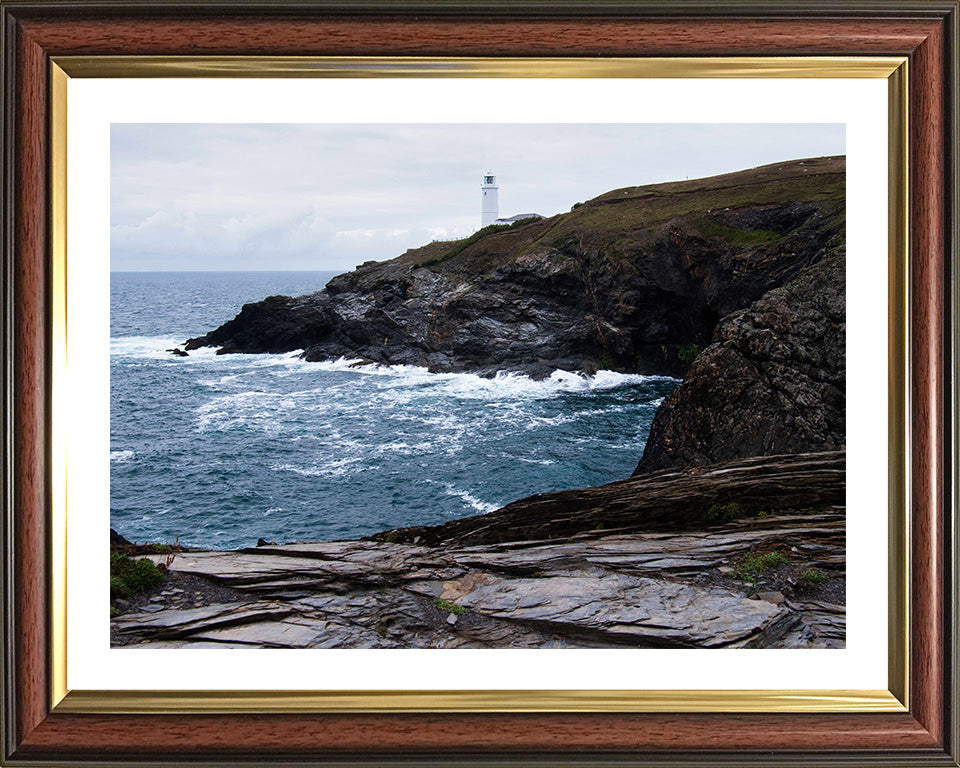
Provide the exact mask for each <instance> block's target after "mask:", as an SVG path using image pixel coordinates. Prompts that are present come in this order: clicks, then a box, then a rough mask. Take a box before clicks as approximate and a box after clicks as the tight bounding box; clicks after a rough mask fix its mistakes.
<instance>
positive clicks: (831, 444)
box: [636, 236, 846, 474]
mask: <svg viewBox="0 0 960 768" xmlns="http://www.w3.org/2000/svg"><path fill="white" fill-rule="evenodd" d="M827 250H828V254H827V255H826V256H825V257H824V258H823V259H821V260H820V261H819V262H818V263H817V264H815V265H814V266H811V267H809V268H808V269H806V270H804V272H802V273H801V274H800V275H799V276H798V277H797V278H795V279H794V280H792V281H790V283H788V284H787V285H785V286H783V287H782V288H777V289H774V290H771V291H769V292H768V293H766V294H764V296H763V297H762V298H761V299H759V300H758V301H756V302H755V303H754V304H752V305H751V306H750V307H749V308H748V309H746V310H743V311H740V312H736V313H733V314H731V315H729V316H727V317H726V318H725V319H724V320H723V322H722V323H721V324H720V326H719V327H718V328H717V331H716V333H715V335H714V341H713V343H712V344H711V345H710V346H709V347H707V348H706V349H705V350H704V351H703V353H702V354H700V355H699V356H698V357H697V358H696V360H695V361H694V363H693V365H692V366H691V367H690V370H689V371H688V372H687V375H686V378H685V379H684V381H683V383H682V384H681V385H680V386H679V387H678V388H677V389H676V390H675V391H674V392H673V393H672V394H671V395H670V396H668V397H667V398H666V400H665V401H664V403H663V404H662V405H661V406H660V408H659V409H658V410H657V413H656V416H655V418H654V421H653V425H652V427H651V429H650V436H649V438H648V440H647V444H646V447H645V449H644V453H643V457H642V458H641V460H640V462H639V464H638V466H637V469H636V474H640V473H644V472H651V471H653V470H657V469H663V468H665V467H683V466H692V465H697V464H706V463H711V462H717V461H723V460H727V459H734V458H739V457H744V456H762V455H771V454H778V453H790V452H800V451H815V450H819V451H829V450H839V449H842V448H844V446H845V443H846V392H845V389H846V363H845V347H846V300H845V274H844V272H845V269H844V267H845V260H844V253H843V251H844V248H843V244H842V239H841V238H840V237H839V236H838V237H837V238H835V240H834V241H833V242H832V243H831V244H830V245H829V246H828V249H827Z"/></svg>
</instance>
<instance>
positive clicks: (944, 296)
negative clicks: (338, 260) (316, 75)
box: [0, 0, 960, 765]
mask: <svg viewBox="0 0 960 768" xmlns="http://www.w3.org/2000/svg"><path fill="white" fill-rule="evenodd" d="M0 9H2V25H3V29H2V35H3V56H2V67H3V71H2V82H3V86H2V87H3V93H2V96H3V141H2V151H3V169H4V182H3V196H4V205H3V217H4V219H3V221H4V227H3V232H4V238H3V246H2V247H3V267H4V270H3V290H4V309H5V311H4V314H3V335H2V339H3V341H2V345H3V346H2V354H0V358H2V361H3V366H4V376H3V382H4V385H3V386H4V419H5V422H4V429H5V443H4V445H5V452H4V459H5V460H4V494H5V496H4V510H5V519H4V527H3V531H2V535H3V539H2V542H0V543H2V548H3V553H4V556H5V559H4V564H5V567H4V569H3V650H4V668H3V742H2V751H0V761H3V762H4V763H6V764H10V765H47V764H50V763H57V764H79V763H82V762H87V763H89V762H95V763H97V764H117V765H120V764H136V765H143V764H168V765H176V764H184V765H186V764H195V763H197V762H202V763H204V764H216V765H241V764H253V765H256V764H263V763H264V762H271V763H273V762H277V763H281V764H283V763H289V764H323V765H338V764H339V765H355V764H375V765H393V764H397V765H402V764H435V765H454V764H457V765H459V764H504V765H507V764H510V765H514V764H515V765H540V764H589V765H604V764H610V765H613V764H618V765H623V764H642V765H659V764H670V765H688V764H689V765H693V764H696V765H711V764H712V765H721V764H757V765H761V764H765V765H766V764H769V765H775V764H791V765H796V764H809V765H820V764H823V765H830V764H834V765H840V764H850V763H857V764H871V765H908V764H911V765H912V764H917V765H919V764H931V765H957V764H958V754H960V753H958V720H957V700H958V694H960V691H958V681H957V648H956V645H957V642H956V639H957V636H956V630H957V626H956V611H957V602H956V601H957V573H956V562H955V559H954V558H955V556H956V551H957V538H956V537H957V517H956V515H957V513H956V506H955V505H956V498H957V495H956V494H957V464H956V447H955V446H956V438H957V426H958V424H957V391H956V384H957V381H956V362H957V357H956V354H957V333H958V327H957V319H956V312H957V309H956V306H955V304H956V299H957V295H956V289H957V285H956V281H957V266H958V265H957V215H956V202H957V115H956V106H957V84H958V81H957V54H958V48H957V19H958V4H957V2H955V1H951V2H943V1H941V0H931V1H930V2H905V1H902V0H892V2H884V3H879V4H877V3H865V2H859V0H853V1H851V2H844V3H839V2H823V3H821V2H813V1H809V2H783V3H768V2H760V3H747V2H742V1H741V2H738V3H734V4H731V5H727V6H724V7H723V8H721V9H717V8H713V7H711V6H710V5H699V4H698V3H686V4H669V3H661V2H650V3H647V4H644V5H642V6H639V7H633V6H630V5H626V4H622V3H618V2H612V3H607V2H598V3H592V4H567V3H542V4H541V3H522V2H521V3H511V4H506V3H505V4H502V5H499V4H494V3H469V2H452V3H440V4H436V5H431V4H417V3H403V2H402V1H401V2H399V3H386V2H384V3H361V4H357V3H350V2H331V3H324V2H317V1H316V0H308V1H307V2H302V3H296V2H293V3H291V2H287V3H282V4H267V3H260V2H256V1H254V2H243V1H242V0H228V1H227V2H216V0H206V2H203V1H201V2H196V3H183V2H177V1H176V0H174V1H170V0H154V1H153V2H149V1H143V2H134V3H124V4H117V3H112V2H109V1H101V2H96V1H95V0H78V2H71V3H64V2H55V1H53V0H45V1H41V2H16V1H8V2H0ZM114 56H126V57H136V60H134V59H131V60H129V62H128V63H127V65H126V66H127V67H128V69H127V71H129V72H130V73H131V74H133V73H139V74H141V75H143V74H144V72H145V71H146V70H145V69H143V68H141V69H140V70H137V68H136V66H134V65H135V64H136V61H140V62H141V63H142V62H143V61H144V59H143V58H142V57H145V56H150V57H178V56H190V57H193V59H194V60H195V59H196V58H197V57H200V58H201V59H206V60H208V61H209V62H210V63H211V65H212V66H214V67H223V66H233V67H234V70H233V71H234V72H236V71H238V70H237V66H238V64H237V62H240V64H239V66H241V67H242V60H240V59H233V58H224V57H250V56H257V57H271V58H275V57H302V56H324V57H356V56H373V57H410V56H431V57H459V58H464V57H466V58H470V57H473V58H482V59H491V58H492V59H494V60H497V59H508V58H511V57H529V56H536V57H538V58H539V59H550V58H554V57H560V58H571V57H577V58H581V59H589V58H595V57H600V58H601V59H602V58H613V57H628V58H636V57H654V56H656V57H681V58H686V59H690V58H691V57H692V58H694V59H696V58H697V57H707V56H716V57H743V58H744V61H745V63H744V66H750V62H747V61H746V60H747V59H750V60H752V62H753V65H754V66H756V59H757V57H814V58H811V61H814V60H815V58H818V57H893V58H896V57H904V58H905V59H906V62H907V67H906V72H907V78H908V80H907V82H906V83H903V84H902V85H905V87H906V91H907V93H908V94H909V101H908V102H907V103H908V110H907V123H906V124H907V126H908V128H907V130H908V134H907V137H906V146H907V148H908V155H907V158H906V160H907V164H908V168H909V177H908V179H906V182H907V185H906V200H900V201H896V200H895V201H894V203H893V205H897V204H899V205H900V206H901V209H902V210H906V211H907V212H908V215H907V216H906V218H907V220H908V222H909V229H908V233H909V234H908V236H909V241H908V242H907V244H906V252H907V262H908V269H907V272H906V279H907V283H906V284H904V285H901V286H899V288H900V289H901V293H902V295H903V297H904V300H905V302H906V305H907V306H906V318H905V319H906V322H907V325H908V329H909V330H908V336H907V338H906V340H905V341H906V346H905V349H904V357H905V360H904V363H905V366H906V374H907V378H906V389H905V392H903V395H904V397H907V398H908V400H907V407H906V412H905V414H904V416H905V417H906V418H905V424H906V425H907V433H906V434H905V435H903V438H904V440H903V444H904V445H905V446H906V447H907V448H908V450H907V452H906V454H905V455H904V456H901V457H899V459H902V460H903V463H904V464H905V466H906V475H907V480H908V482H907V484H906V485H905V486H904V487H903V489H902V491H903V492H904V493H905V494H906V500H905V506H906V509H907V510H909V517H908V518H907V519H908V520H909V521H910V528H909V531H908V532H907V536H906V537H905V538H904V540H903V541H902V542H900V544H901V545H902V546H903V548H904V552H905V560H906V563H905V564H904V565H905V569H906V570H905V573H906V574H907V575H908V578H909V581H908V582H906V584H907V586H906V590H905V592H906V594H896V595H892V601H893V604H894V613H896V610H898V608H897V606H900V607H901V608H903V609H904V611H905V612H904V617H905V624H904V627H903V630H904V634H905V636H906V635H908V636H909V642H906V641H905V642H904V643H903V651H904V653H905V654H906V655H905V657H904V658H902V659H897V658H894V657H895V656H896V650H897V648H898V647H899V646H898V644H897V642H894V643H893V646H894V652H893V653H892V655H891V673H892V674H891V676H892V677H898V675H899V679H902V680H904V681H905V687H904V689H903V690H902V691H900V690H893V694H894V696H896V697H897V698H898V699H899V700H900V701H905V702H907V706H906V707H902V706H901V707H879V710H880V711H869V710H870V707H861V708H859V711H853V708H852V707H851V708H850V709H848V710H846V711H829V712H824V711H822V710H821V711H812V710H810V711H803V712H784V711H771V712H756V711H752V712H750V711H746V712H745V711H731V709H736V708H731V707H721V706H715V705H712V704H711V703H710V702H707V701H706V700H705V704H704V706H703V707H700V708H699V710H700V711H694V710H695V709H696V708H691V707H689V706H684V707H681V708H680V709H683V710H684V711H683V712H682V713H678V712H677V708H676V707H675V708H673V709H671V704H670V702H669V701H668V700H667V701H664V703H663V707H662V708H661V709H660V710H658V711H651V710H650V709H649V708H648V709H647V711H642V712H640V711H624V710H623V708H622V707H604V706H602V703H601V706H596V704H595V703H594V704H593V705H584V706H583V708H582V709H581V710H579V711H578V709H577V707H576V706H566V707H561V708H550V707H539V708H538V707H536V706H532V707H526V708H523V709H524V710H525V711H519V712H518V711H515V710H514V711H506V709H507V708H499V707H498V706H497V704H496V702H493V703H492V704H488V705H487V706H483V707H472V708H471V707H463V708H461V709H463V710H472V711H455V710H456V707H449V706H448V707H444V706H440V707H429V706H424V707H420V708H418V707H411V706H403V705H397V706H393V707H391V706H387V707H382V708H381V711H376V710H375V709H374V708H372V707H364V706H363V705H362V703H361V704H357V703H356V702H352V703H351V704H349V705H348V706H345V707H341V708H339V710H338V711H335V710H337V708H332V709H329V710H328V711H322V712H320V711H310V707H305V708H299V709H298V708H297V707H295V706H293V707H288V708H286V709H287V711H283V710H284V709H285V708H284V707H283V706H281V707H279V708H277V707H273V706H269V702H268V698H271V697H267V696H264V697H262V699H261V706H258V703H257V700H255V699H254V700H249V699H248V700H246V701H245V703H244V704H243V706H233V707H231V706H230V705H229V704H224V703H223V702H221V706H220V708H219V710H218V708H217V707H215V706H206V707H204V706H198V707H195V708H193V711H192V712H189V711H187V710H188V709H190V707H189V706H185V704H184V700H183V699H182V698H181V699H179V700H177V701H173V700H164V699H162V698H161V699H159V700H158V701H159V703H158V704H157V705H155V706H154V707H153V708H152V711H147V708H144V707H140V708H138V707H137V706H136V703H135V702H134V703H131V704H129V709H128V711H127V712H126V713H123V714H118V713H116V705H115V704H114V706H113V707H111V706H97V702H96V701H94V700H92V699H87V700H84V701H81V702H80V703H76V702H74V704H73V705H71V706H65V705H63V701H62V696H61V693H62V692H60V691H58V683H57V680H58V679H59V678H60V673H61V672H62V665H63V664H64V663H65V659H64V658H63V653H64V649H63V645H64V644H63V642H62V640H63V638H62V637H58V636H57V633H58V632H62V631H63V628H62V626H60V624H58V621H57V616H56V615H55V614H56V612H55V611H54V610H53V609H52V608H51V606H52V605H53V604H54V603H56V600H57V593H58V590H59V591H61V592H62V590H63V589H64V587H65V585H64V584H63V583H62V579H61V578H60V575H59V574H58V571H57V569H56V568H54V567H53V566H52V564H53V563H54V562H56V558H57V552H56V549H57V546H59V544H57V542H58V540H59V539H58V535H57V531H58V523H57V520H56V518H55V506H56V505H55V504H54V503H53V500H54V497H55V495H56V492H57V487H58V483H59V480H58V476H57V472H58V470H59V468H58V466H57V464H56V462H57V454H56V447H55V446H54V445H52V442H53V439H52V436H51V426H50V425H51V410H52V408H53V407H54V405H53V404H54V401H55V397H56V393H55V392H54V391H53V387H52V385H51V382H52V380H53V376H54V370H55V368H56V366H57V364H58V360H59V357H58V355H59V354H60V353H61V351H60V350H59V347H58V344H59V343H60V341H59V340H58V339H57V337H56V335H55V334H54V333H52V329H53V328H55V327H56V324H57V322H58V317H57V313H59V312H61V311H62V306H61V302H62V296H60V295H58V290H57V286H58V284H59V283H58V279H59V278H58V276H57V274H56V270H57V269H60V268H62V262H61V263H59V266H58V262H57V261H56V259H52V258H51V254H56V253H57V252H58V250H59V252H62V249H63V247H64V246H63V243H62V242H60V240H59V238H60V237H61V236H62V227H61V226H60V224H59V223H58V222H57V220H56V219H55V218H54V217H53V216H52V214H53V213H55V212H57V211H60V210H62V206H61V205H59V203H58V201H57V200H56V195H57V194H60V192H58V187H57V185H55V184H52V183H51V179H52V178H53V177H54V176H55V171H56V168H57V167H58V163H61V162H62V155H61V154H60V153H61V152H62V149H63V140H64V137H63V136H61V135H58V132H57V130H56V123H54V122H52V121H51V113H52V111H53V110H54V109H55V108H56V104H57V99H58V98H60V96H58V88H61V87H62V82H60V80H59V75H58V74H57V71H58V69H59V64H58V63H57V62H58V61H61V62H62V61H65V60H66V59H69V58H71V57H74V64H73V66H74V67H81V68H82V67H83V66H87V67H89V69H88V72H90V73H96V72H97V66H98V64H97V61H98V59H102V57H114ZM118 61H119V62H120V66H121V68H122V66H123V62H122V60H116V59H114V60H112V66H114V67H116V66H117V65H118ZM168 61H169V60H168ZM157 62H159V63H162V60H159V59H158V60H155V63H157ZM225 62H226V63H225ZM231 62H232V63H231ZM294 69H296V68H295V67H294ZM76 71H77V70H76V69H75V70H74V72H76ZM156 71H163V70H162V69H160V70H155V72H156ZM167 71H169V70H167ZM288 74H296V72H294V71H291V72H289V73H288ZM901 95H902V93H901ZM51 126H53V130H51ZM60 202H62V201H60ZM897 288H898V286H896V285H895V286H894V290H895V291H896V290H897ZM61 319H62V318H61ZM892 385H893V388H894V390H896V389H897V386H896V382H892ZM895 421H896V420H895ZM894 539H895V546H896V544H897V541H896V536H895V537H894ZM907 595H908V596H909V599H908V600H907V599H906V597H907ZM60 598H62V594H61V595H60ZM277 697H280V698H282V697H283V694H277V696H274V697H272V699H273V700H274V701H275V700H276V698H277ZM201 698H202V694H201ZM66 701H67V702H68V703H69V699H67V700H66ZM278 709H279V711H278ZM383 709H386V710H389V711H382V710H383ZM227 710H230V711H227ZM258 710H259V711H258ZM430 710H432V711H430Z"/></svg>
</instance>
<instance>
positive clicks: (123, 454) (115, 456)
mask: <svg viewBox="0 0 960 768" xmlns="http://www.w3.org/2000/svg"><path fill="white" fill-rule="evenodd" d="M134 456H136V454H135V453H134V452H133V451H110V463H111V464H126V463H127V462H128V461H130V460H131V459H132V458H134Z"/></svg>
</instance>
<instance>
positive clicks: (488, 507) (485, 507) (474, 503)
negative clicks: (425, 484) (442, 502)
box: [444, 483, 499, 514]
mask: <svg viewBox="0 0 960 768" xmlns="http://www.w3.org/2000/svg"><path fill="white" fill-rule="evenodd" d="M444 490H445V491H446V493H447V495H448V496H456V497H457V498H459V499H463V501H465V502H466V503H467V505H468V506H469V507H471V508H472V509H475V510H477V512H480V513H481V514H486V513H487V512H493V510H495V509H499V507H497V505H496V504H488V503H487V502H485V501H481V500H480V499H478V498H477V497H476V496H473V495H471V494H470V493H468V492H467V491H464V490H461V489H460V488H456V487H455V486H453V485H451V484H450V483H444Z"/></svg>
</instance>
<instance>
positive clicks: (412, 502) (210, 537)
mask: <svg viewBox="0 0 960 768" xmlns="http://www.w3.org/2000/svg"><path fill="white" fill-rule="evenodd" d="M333 274H334V273H332V272H220V273H210V272H207V273H202V272H183V273H113V275H112V276H111V358H110V369H111V379H110V382H111V387H110V390H111V391H110V395H111V417H110V424H111V444H110V451H111V456H110V467H111V469H110V506H111V525H112V527H114V528H115V529H117V530H118V531H119V532H120V533H122V534H123V535H124V536H126V537H127V538H128V539H131V540H137V541H144V540H150V541H165V542H166V541H171V542H172V541H174V540H175V539H177V538H179V540H180V542H181V543H183V544H187V545H192V546H209V547H222V548H231V547H240V546H251V545H253V544H254V543H255V542H256V540H257V539H258V538H261V537H262V538H265V539H267V540H269V541H276V542H288V541H298V540H301V541H302V540H329V539H342V538H353V537H358V536H364V535H367V534H371V533H374V532H376V531H379V530H383V529H385V528H393V527H398V526H406V525H418V524H435V523H442V522H444V521H446V520H451V519H454V518H457V517H463V516H465V515H472V514H477V513H480V512H486V511H490V510H492V509H496V508H498V507H500V506H503V505H504V504H506V503H508V502H510V501H513V500H515V499H518V498H522V497H524V496H528V495H530V494H533V493H540V492H545V491H553V490H560V489H564V488H576V487H583V486H588V485H597V484H600V483H605V482H610V481H612V480H617V479H620V478H622V477H626V476H627V475H629V474H630V472H631V471H632V470H633V468H634V466H635V465H636V463H637V460H638V459H639V457H640V455H641V453H642V452H643V445H644V441H645V440H646V436H647V434H648V432H649V429H650V422H651V420H652V418H653V414H654V412H655V410H656V407H657V405H658V404H659V403H660V402H661V400H662V398H663V397H664V396H665V395H667V394H669V393H670V392H671V391H672V390H673V389H674V388H675V387H676V385H677V383H678V382H677V381H675V380H673V379H667V378H662V377H645V376H635V375H625V374H619V373H613V372H607V371H601V372H599V373H598V374H597V375H596V376H593V377H590V378H587V377H582V376H578V375H575V374H572V373H565V372H556V373H554V375H553V376H552V377H551V378H549V379H547V380H544V381H539V382H538V381H533V380H531V379H528V378H526V377H523V376H518V375H514V374H505V373H501V374H499V375H498V376H497V377H496V378H493V379H484V378H481V377H479V376H476V375H474V374H469V373H464V374H433V373H429V372H427V371H425V370H424V369H422V368H416V367H412V366H400V367H395V368H385V367H376V366H367V367H363V368H353V367H351V366H350V364H349V361H343V360H341V361H336V362H326V363H307V362H304V361H302V360H300V359H299V358H298V356H297V354H296V353H291V354H282V355H222V356H217V355H215V354H214V350H212V349H203V350H196V351H194V352H191V353H190V356H189V357H185V358H177V357H174V356H173V355H171V354H170V353H169V352H166V351H165V350H167V349H168V348H170V347H172V346H174V345H176V344H182V343H183V341H184V340H185V339H186V338H188V337H190V336H197V335H200V334H202V333H204V332H206V331H208V330H210V329H212V328H214V327H216V326H218V325H220V324H221V323H222V322H224V321H226V320H228V319H230V318H232V317H233V316H234V315H236V313H237V312H238V311H239V310H240V307H241V305H242V304H243V303H244V302H248V301H256V300H259V299H261V298H264V297H265V296H268V295H271V294H285V295H299V294H303V293H308V292H311V291H315V290H318V289H319V288H321V287H322V286H323V284H324V283H325V282H326V280H328V279H329V278H330V277H332V275H333Z"/></svg>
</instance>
